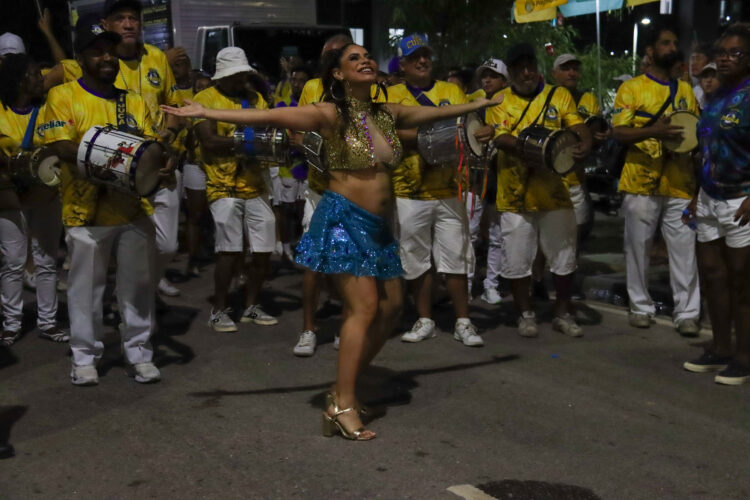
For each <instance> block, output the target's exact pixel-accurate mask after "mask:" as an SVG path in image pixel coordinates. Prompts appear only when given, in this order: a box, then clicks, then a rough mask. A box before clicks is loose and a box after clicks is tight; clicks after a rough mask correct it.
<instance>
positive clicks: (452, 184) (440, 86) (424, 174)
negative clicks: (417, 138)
mask: <svg viewBox="0 0 750 500" xmlns="http://www.w3.org/2000/svg"><path fill="white" fill-rule="evenodd" d="M424 95H425V96H426V97H427V98H428V99H429V100H431V101H432V102H433V103H435V105H437V106H443V105H447V104H464V103H466V102H468V101H467V98H466V94H464V92H463V90H461V89H460V88H459V87H458V86H457V85H454V84H452V83H448V82H443V81H440V80H437V81H436V82H435V84H434V85H433V86H432V88H431V89H430V90H428V91H426V92H424ZM388 102H392V103H398V104H402V105H404V106H420V104H419V102H418V101H417V100H416V99H415V98H414V96H413V95H412V93H411V92H409V89H408V88H406V85H405V84H403V83H400V84H398V85H394V86H392V87H388ZM456 167H458V165H456ZM456 167H433V166H430V165H428V164H427V163H426V162H425V161H424V160H423V159H422V157H421V156H419V153H418V152H417V151H415V150H410V151H404V156H403V159H402V160H401V163H400V164H399V165H398V166H397V167H396V168H395V169H394V170H393V191H394V193H395V194H396V196H397V197H399V198H409V199H412V200H442V199H445V198H451V197H453V196H456V195H457V194H458V184H457V182H456Z"/></svg>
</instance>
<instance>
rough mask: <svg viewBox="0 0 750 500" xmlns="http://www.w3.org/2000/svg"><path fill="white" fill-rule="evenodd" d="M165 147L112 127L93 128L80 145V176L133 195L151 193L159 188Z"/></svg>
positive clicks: (78, 162)
mask: <svg viewBox="0 0 750 500" xmlns="http://www.w3.org/2000/svg"><path fill="white" fill-rule="evenodd" d="M164 151H165V149H164V146H162V145H161V144H160V143H158V142H156V141H154V140H149V139H144V138H143V137H139V136H137V135H133V134H128V133H125V132H120V131H119V130H116V129H114V128H112V127H111V126H106V127H99V126H94V127H91V128H90V129H89V130H88V132H86V134H85V135H84V136H83V139H82V140H81V144H80V145H79V146H78V161H77V162H76V167H77V171H78V174H79V176H80V177H82V178H84V179H86V180H89V181H91V182H94V183H96V184H102V185H105V186H107V187H111V188H113V189H116V190H118V191H121V192H123V193H126V194H130V195H133V196H143V197H147V196H151V195H152V194H154V193H155V192H156V190H157V188H158V187H159V180H160V179H159V170H160V169H161V168H162V166H163V164H164V159H163V158H164Z"/></svg>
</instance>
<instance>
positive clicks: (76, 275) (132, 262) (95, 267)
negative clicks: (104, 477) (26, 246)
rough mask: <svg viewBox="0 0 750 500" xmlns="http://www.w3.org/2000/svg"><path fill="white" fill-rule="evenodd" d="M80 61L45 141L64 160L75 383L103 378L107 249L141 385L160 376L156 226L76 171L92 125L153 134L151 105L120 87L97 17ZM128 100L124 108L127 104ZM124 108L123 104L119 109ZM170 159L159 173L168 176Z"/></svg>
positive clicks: (84, 24)
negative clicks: (155, 341)
mask: <svg viewBox="0 0 750 500" xmlns="http://www.w3.org/2000/svg"><path fill="white" fill-rule="evenodd" d="M75 35H76V45H75V48H76V53H77V61H78V64H79V66H80V68H81V70H82V73H83V76H82V77H81V78H79V79H78V80H77V81H73V82H68V83H66V84H63V85H59V86H57V87H55V88H53V89H52V90H50V92H49V95H48V98H47V106H46V111H45V117H44V121H45V123H44V125H43V127H44V134H45V142H46V143H47V144H49V145H50V147H52V149H53V150H54V151H55V152H56V153H57V155H58V156H59V157H60V159H61V160H63V162H64V163H63V166H62V169H61V178H62V184H61V190H60V191H61V194H62V205H63V208H62V219H63V224H64V225H65V228H66V242H67V245H68V250H69V252H70V256H71V262H70V273H69V281H68V311H69V316H70V330H71V335H70V349H71V351H72V354H73V367H72V371H71V374H70V378H71V382H72V383H73V384H75V385H95V384H97V383H98V382H99V378H98V373H97V370H96V363H97V362H98V361H99V359H101V356H102V354H103V351H104V343H103V338H104V325H103V323H102V297H103V295H104V288H105V285H106V278H107V264H108V260H109V256H110V254H112V253H114V254H115V256H116V258H117V271H116V273H117V274H116V275H117V285H116V286H117V300H118V303H119V309H120V313H121V316H122V323H121V324H120V327H119V330H120V335H121V336H122V349H123V353H124V355H125V359H126V361H127V363H128V365H129V366H128V373H129V374H130V375H131V376H133V377H135V380H136V381H137V382H140V383H148V382H156V381H158V380H160V378H161V374H160V373H159V370H158V369H157V368H156V366H154V364H153V363H152V356H153V350H152V348H151V346H150V344H149V338H150V337H151V332H152V326H153V310H154V283H153V282H152V278H151V276H152V275H153V269H154V227H153V224H152V223H151V222H150V221H149V220H148V218H147V214H146V212H145V210H144V205H143V204H142V203H141V200H140V199H139V198H137V197H134V196H129V195H127V194H124V193H119V192H117V191H114V190H112V189H109V188H107V187H104V186H101V185H97V184H93V183H91V182H89V181H88V180H86V179H82V178H77V177H75V176H74V172H76V170H77V169H76V167H75V166H74V164H75V163H76V159H77V155H78V145H79V143H80V141H81V139H82V137H83V136H84V134H85V133H86V132H87V131H88V130H89V129H91V127H93V126H97V125H98V126H104V125H106V124H109V123H117V124H120V127H123V128H124V127H126V126H127V129H128V131H131V132H135V131H137V133H138V134H139V135H146V136H154V135H155V130H154V122H153V120H152V119H151V115H150V113H149V109H148V106H147V105H146V103H145V101H144V100H143V99H142V98H141V96H139V95H138V94H136V93H133V92H125V91H123V90H121V89H118V88H116V87H115V85H114V83H115V81H116V80H117V74H118V71H119V61H118V57H117V45H118V44H119V43H120V42H121V41H122V38H121V37H120V35H118V34H117V33H114V32H111V31H104V30H103V28H102V27H101V25H99V24H98V23H92V22H91V21H90V20H87V19H85V18H84V19H81V20H79V22H78V24H77V25H76V31H75ZM123 105H124V106H123ZM118 108H119V110H118ZM172 165H173V162H172V161H169V162H167V166H166V167H165V168H163V169H162V170H161V171H160V174H161V175H162V176H168V175H170V169H171V168H172Z"/></svg>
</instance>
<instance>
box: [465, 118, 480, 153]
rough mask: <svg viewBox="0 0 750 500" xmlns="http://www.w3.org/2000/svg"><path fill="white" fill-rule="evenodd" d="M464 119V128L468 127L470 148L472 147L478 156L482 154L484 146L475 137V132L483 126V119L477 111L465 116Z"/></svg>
mask: <svg viewBox="0 0 750 500" xmlns="http://www.w3.org/2000/svg"><path fill="white" fill-rule="evenodd" d="M464 120H465V121H464V128H465V129H466V142H468V143H469V148H470V149H471V152H472V153H474V154H475V155H476V156H482V152H483V150H484V147H483V146H482V144H480V143H479V141H477V138H476V137H474V133H475V132H476V131H477V130H479V129H480V128H482V126H483V124H482V119H481V118H479V115H478V114H476V113H469V114H467V115H466V116H465V118H464Z"/></svg>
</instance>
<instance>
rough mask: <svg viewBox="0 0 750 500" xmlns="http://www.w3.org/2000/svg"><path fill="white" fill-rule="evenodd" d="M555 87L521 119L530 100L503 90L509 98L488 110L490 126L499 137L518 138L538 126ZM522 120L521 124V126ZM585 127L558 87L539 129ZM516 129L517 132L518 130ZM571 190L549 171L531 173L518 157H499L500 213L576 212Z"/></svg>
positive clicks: (536, 100) (500, 154) (546, 89)
mask: <svg viewBox="0 0 750 500" xmlns="http://www.w3.org/2000/svg"><path fill="white" fill-rule="evenodd" d="M552 88H553V87H552V86H551V85H547V84H545V85H544V88H543V89H542V91H541V92H540V93H539V94H537V95H536V97H534V98H533V100H531V106H529V109H528V111H527V112H526V115H525V116H524V117H523V119H521V115H522V114H523V110H524V109H526V105H527V104H528V103H529V99H526V98H523V97H521V96H519V95H518V94H516V93H515V92H513V89H512V88H511V87H507V88H505V89H503V90H502V92H503V94H504V95H505V98H504V100H503V102H502V104H500V105H499V106H493V107H491V108H487V114H486V122H487V124H488V125H493V126H495V127H496V129H495V137H497V136H498V135H502V134H512V135H513V136H514V137H518V134H519V133H520V132H521V131H522V130H524V129H525V128H526V127H528V126H530V125H531V124H532V123H534V120H535V119H536V117H537V116H539V114H540V113H541V112H542V109H543V107H544V103H545V101H546V99H547V96H548V95H549V93H550V92H551V91H552ZM519 119H521V120H520V122H519ZM580 123H583V120H582V119H581V117H580V116H579V115H578V113H577V112H576V106H575V101H574V100H573V96H572V95H570V92H568V90H567V89H565V88H564V87H558V88H557V90H556V91H555V94H554V95H553V96H552V100H551V101H550V104H549V107H548V108H547V111H546V113H545V114H544V117H540V118H539V121H538V122H537V124H538V125H544V126H545V127H547V128H550V129H553V130H556V129H560V128H564V127H571V126H573V125H578V124H580ZM514 126H515V128H514ZM572 207H573V204H572V203H571V201H570V195H569V194H568V189H567V188H566V187H565V184H564V183H563V180H562V177H560V176H559V175H557V174H555V173H554V172H552V171H549V170H539V169H536V170H535V169H530V168H528V167H526V166H525V165H523V164H522V162H521V159H520V158H519V157H518V156H516V155H509V154H506V153H504V152H503V151H498V154H497V210H498V211H499V212H515V213H520V212H540V211H547V210H559V209H562V208H572Z"/></svg>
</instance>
